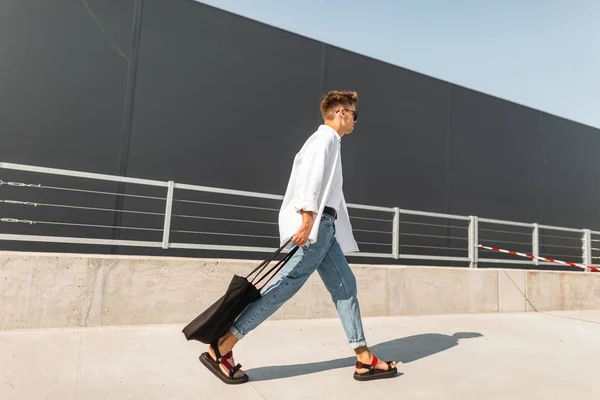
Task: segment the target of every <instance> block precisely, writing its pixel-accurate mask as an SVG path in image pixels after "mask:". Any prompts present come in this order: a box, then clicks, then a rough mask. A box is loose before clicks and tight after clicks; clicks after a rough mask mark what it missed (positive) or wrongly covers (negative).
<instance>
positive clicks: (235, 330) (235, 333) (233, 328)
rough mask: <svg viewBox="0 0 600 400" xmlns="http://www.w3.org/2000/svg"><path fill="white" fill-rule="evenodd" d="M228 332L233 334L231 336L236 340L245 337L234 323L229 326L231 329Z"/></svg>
mask: <svg viewBox="0 0 600 400" xmlns="http://www.w3.org/2000/svg"><path fill="white" fill-rule="evenodd" d="M229 331H230V332H231V333H232V334H233V336H235V337H236V338H238V340H242V339H243V338H244V336H246V335H244V334H243V333H242V331H240V329H239V328H238V327H237V325H236V324H235V322H234V323H233V325H231V328H229Z"/></svg>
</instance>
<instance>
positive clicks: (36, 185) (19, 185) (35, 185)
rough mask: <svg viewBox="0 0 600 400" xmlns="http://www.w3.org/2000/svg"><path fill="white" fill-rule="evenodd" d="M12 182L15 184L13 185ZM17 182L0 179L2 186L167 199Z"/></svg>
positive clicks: (159, 198) (146, 197) (157, 198)
mask: <svg viewBox="0 0 600 400" xmlns="http://www.w3.org/2000/svg"><path fill="white" fill-rule="evenodd" d="M11 183H12V184H13V185H11ZM15 183H17V182H3V181H0V186H2V185H8V186H12V187H18V188H28V189H51V190H63V191H68V192H79V193H93V194H106V195H110V196H122V197H134V198H141V199H151V200H161V201H165V198H164V197H156V196H143V195H138V194H127V193H114V192H104V191H100V190H84V189H74V188H64V187H58V186H46V185H39V184H27V183H24V184H22V185H21V184H15Z"/></svg>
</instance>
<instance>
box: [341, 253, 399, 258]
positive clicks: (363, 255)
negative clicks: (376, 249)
mask: <svg viewBox="0 0 600 400" xmlns="http://www.w3.org/2000/svg"><path fill="white" fill-rule="evenodd" d="M346 257H371V258H394V255H393V254H390V253H363V252H359V253H349V254H346Z"/></svg>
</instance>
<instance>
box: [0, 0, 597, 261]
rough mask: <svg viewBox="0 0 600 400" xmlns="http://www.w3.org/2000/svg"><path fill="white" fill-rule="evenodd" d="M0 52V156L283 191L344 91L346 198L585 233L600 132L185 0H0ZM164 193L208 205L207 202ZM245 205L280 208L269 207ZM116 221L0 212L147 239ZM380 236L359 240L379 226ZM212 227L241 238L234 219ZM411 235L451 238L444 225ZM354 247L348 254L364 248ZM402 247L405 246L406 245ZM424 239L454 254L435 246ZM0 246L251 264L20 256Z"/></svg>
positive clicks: (37, 196) (211, 211)
mask: <svg viewBox="0 0 600 400" xmlns="http://www.w3.org/2000/svg"><path fill="white" fill-rule="evenodd" d="M0 57H1V59H2V60H4V61H3V62H2V63H0V87H1V88H2V90H0V102H1V104H2V107H0V161H6V162H15V163H24V164H33V165H40V166H46V167H54V168H66V169H73V170H83V171H89V172H99V173H107V174H122V175H127V176H132V177H141V178H150V179H157V180H169V179H173V180H176V181H177V182H182V183H191V184H198V185H205V186H217V187H225V188H233V189H240V190H250V191H257V192H267V193H276V194H283V192H284V191H285V187H286V184H287V178H288V176H289V171H290V168H291V161H292V159H293V156H294V154H295V152H296V151H297V150H298V148H299V147H300V146H301V145H302V143H303V142H304V140H305V139H306V138H307V137H308V136H309V135H310V134H311V133H312V132H313V131H314V129H315V128H316V127H317V125H318V124H319V123H320V118H319V110H318V104H319V100H320V98H321V96H322V94H324V93H325V92H326V91H327V90H331V89H352V90H357V91H358V92H359V97H360V102H359V109H360V113H361V115H360V120H359V123H358V125H357V128H356V131H355V133H354V134H353V135H351V136H350V137H347V138H344V140H343V145H342V146H343V162H344V182H345V186H344V188H345V193H346V198H347V200H348V201H349V202H352V203H362V204H373V205H381V206H398V207H402V208H408V209H419V210H427V211H434V212H446V213H453V214H463V215H479V216H481V217H488V218H498V219H507V220H516V221H528V222H539V223H544V224H552V225H560V226H571V227H578V228H584V227H586V228H591V229H600V212H599V211H598V210H597V207H596V205H597V204H599V201H600V188H599V187H598V185H596V184H595V182H596V181H597V180H598V178H599V176H598V175H599V172H598V171H600V159H599V158H598V157H596V155H597V154H595V153H596V152H597V149H598V148H600V130H598V129H594V128H591V127H588V126H584V125H582V124H578V123H575V122H572V121H568V120H565V119H562V118H558V117H555V116H551V115H548V114H545V113H542V112H539V111H537V110H533V109H531V108H527V107H523V106H520V105H517V104H514V103H511V102H508V101H504V100H500V99H497V98H494V97H492V96H488V95H485V94H482V93H478V92H475V91H472V90H469V89H465V88H462V87H459V86H456V85H452V84H450V83H447V82H443V81H440V80H436V79H433V78H430V77H427V76H424V75H421V74H418V73H415V72H413V71H409V70H406V69H403V68H399V67H396V66H392V65H389V64H386V63H383V62H380V61H377V60H373V59H370V58H368V57H364V56H361V55H358V54H355V53H351V52H348V51H345V50H341V49H339V48H335V47H333V46H328V45H325V44H323V43H319V42H316V41H313V40H309V39H306V38H303V37H300V36H298V35H294V34H291V33H288V32H284V31H281V30H278V29H275V28H273V27H269V26H266V25H263V24H260V23H257V22H254V21H251V20H248V19H245V18H242V17H239V16H236V15H233V14H229V13H226V12H223V11H220V10H217V9H214V8H211V7H209V6H205V5H202V4H199V3H196V2H194V1H191V0H170V1H167V0H143V1H142V0H137V1H134V0H127V1H126V0H108V1H107V0H86V1H79V2H78V1H67V0H62V1H58V0H57V1H53V2H51V4H50V2H47V1H42V0H37V1H33V0H5V1H3V2H2V3H1V4H0ZM0 179H2V180H4V181H8V180H15V181H19V182H31V183H44V182H48V184H50V183H52V184H54V185H58V184H60V183H62V184H64V186H67V185H68V187H78V186H77V185H81V187H86V188H94V189H95V190H101V191H107V192H110V193H125V194H136V195H148V196H164V190H163V189H148V188H141V187H138V186H136V185H125V186H119V185H113V184H104V183H94V182H90V181H85V182H77V181H74V180H66V179H64V180H60V179H59V180H58V181H57V180H56V178H50V177H39V176H38V175H32V174H22V173H16V172H11V171H0ZM57 182H58V183H57ZM0 194H2V195H1V196H0V198H18V199H24V200H31V201H38V202H42V201H44V202H48V203H61V202H62V203H65V202H67V203H68V202H86V204H90V205H93V206H94V207H99V208H108V209H117V210H119V209H125V210H142V211H146V212H156V213H160V212H162V211H163V209H164V202H162V201H158V200H152V199H139V198H131V197H122V196H114V195H106V196H100V197H99V196H92V195H89V194H88V195H85V194H80V193H75V192H64V191H63V192H60V191H56V190H54V191H52V190H40V189H37V191H36V190H35V189H31V190H29V192H26V190H25V189H14V188H8V187H7V186H6V185H3V186H0ZM180 196H182V197H180V199H181V198H183V196H189V199H192V200H195V201H215V200H216V201H220V200H223V199H222V196H221V197H220V196H216V195H202V196H200V195H199V194H198V195H194V194H180ZM120 199H122V200H123V201H120ZM228 200H229V199H228ZM259 203H260V205H262V206H263V207H265V206H267V207H273V208H275V209H276V208H277V207H278V204H277V202H271V203H269V202H268V201H263V202H259V201H257V205H259ZM174 207H175V213H178V214H186V215H205V216H210V215H216V214H218V212H219V211H218V210H217V209H216V208H215V207H212V208H211V206H210V205H200V204H190V203H182V202H178V203H176V204H175V206H174ZM121 215H122V214H121V213H113V212H100V211H98V212H94V213H90V212H79V213H77V212H73V211H71V210H62V209H59V208H44V209H31V207H25V206H21V207H17V206H12V205H11V206H7V205H5V204H1V203H0V216H1V217H19V218H29V219H34V218H37V219H46V220H61V221H62V220H65V219H66V218H67V219H68V220H69V221H70V222H72V223H92V224H98V225H107V226H111V225H114V224H116V225H121V226H125V227H127V226H129V227H146V228H149V229H161V228H162V218H161V217H160V216H151V215H129V214H125V215H122V218H120V216H121ZM276 215H277V214H276V212H275V211H262V212H261V211H253V212H251V213H250V214H248V213H246V212H245V213H243V214H237V215H232V216H233V217H240V218H241V217H247V218H250V219H252V218H256V219H262V220H265V219H266V220H268V219H269V218H271V219H272V220H273V222H276ZM388 225H389V224H385V223H383V224H380V226H361V228H363V229H364V228H371V229H386V230H387V229H390V227H389V226H388ZM451 225H452V224H451ZM0 226H1V228H2V232H7V233H8V232H23V233H24V232H27V233H38V234H61V235H62V234H69V235H81V236H84V235H85V236H93V237H102V238H121V239H141V240H156V241H160V240H161V233H160V232H158V231H136V230H122V231H120V233H119V234H117V233H116V231H114V230H111V229H106V228H104V229H102V228H82V227H68V228H65V227H57V226H49V225H46V226H33V227H31V226H24V225H23V226H16V225H13V224H6V223H5V224H2V225H0ZM223 226H225V224H224V223H222V222H218V221H210V220H189V219H182V218H175V219H174V221H173V229H174V230H211V229H220V228H222V227H223ZM227 227H228V228H231V229H232V230H234V231H235V230H236V229H237V230H244V229H246V228H245V227H244V226H240V225H235V224H233V225H232V224H227ZM254 229H255V230H254V231H252V232H253V233H254V234H261V235H265V236H277V228H276V225H271V226H264V227H258V228H254ZM390 230H391V229H390ZM422 232H423V233H429V234H448V235H461V236H463V235H464V232H461V231H460V230H453V229H451V228H444V229H442V230H439V229H438V230H436V229H433V228H432V229H424V230H423V231H422ZM361 235H362V234H360V235H358V236H359V241H361V240H364V241H371V242H372V241H374V240H377V237H373V236H369V237H366V236H361ZM171 238H172V239H173V240H176V241H191V242H202V243H211V242H215V243H216V242H218V243H229V244H238V245H263V246H269V247H270V246H273V245H274V243H275V242H274V240H273V239H252V238H248V239H247V240H242V241H240V239H239V238H238V239H236V238H229V237H217V238H211V237H206V236H190V235H189V234H185V233H178V232H174V233H173V235H172V237H171ZM488 238H489V239H490V240H493V239H498V237H497V236H493V235H492V236H488ZM411 240H412V239H410V238H407V239H406V240H405V241H403V244H406V245H411V244H415V245H418V244H419V243H420V242H419V241H418V240H417V241H413V242H411ZM430 244H431V245H438V246H447V247H461V246H464V243H461V242H460V241H449V240H441V241H438V242H430ZM0 246H2V248H10V249H36V250H44V251H45V250H52V251H94V252H108V251H112V252H119V253H140V254H169V255H173V254H177V255H194V256H199V255H201V256H230V257H253V258H256V257H258V258H260V257H262V255H256V254H242V253H232V254H225V253H203V252H192V251H172V250H169V251H166V252H164V251H162V250H148V249H137V248H106V247H97V248H96V247H88V248H85V249H84V248H82V247H80V246H69V245H60V246H57V245H37V244H23V243H1V244H0ZM361 247H362V248H363V250H365V251H390V249H388V248H382V247H377V246H372V245H365V246H361ZM521 249H524V248H517V250H521ZM405 250H407V249H403V251H405ZM413 251H414V249H413ZM432 254H448V255H466V253H463V254H457V253H456V252H454V253H453V252H452V251H435V252H432Z"/></svg>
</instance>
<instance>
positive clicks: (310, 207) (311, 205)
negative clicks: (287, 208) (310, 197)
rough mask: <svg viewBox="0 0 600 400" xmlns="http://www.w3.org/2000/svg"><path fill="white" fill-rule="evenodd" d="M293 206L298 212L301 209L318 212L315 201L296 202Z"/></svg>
mask: <svg viewBox="0 0 600 400" xmlns="http://www.w3.org/2000/svg"><path fill="white" fill-rule="evenodd" d="M294 208H295V209H296V212H297V213H300V211H302V210H304V211H312V212H314V213H315V214H317V213H318V212H319V207H318V205H317V203H315V202H311V201H307V202H304V203H298V204H297V205H296V206H295V207H294Z"/></svg>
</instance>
